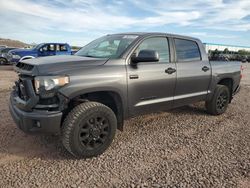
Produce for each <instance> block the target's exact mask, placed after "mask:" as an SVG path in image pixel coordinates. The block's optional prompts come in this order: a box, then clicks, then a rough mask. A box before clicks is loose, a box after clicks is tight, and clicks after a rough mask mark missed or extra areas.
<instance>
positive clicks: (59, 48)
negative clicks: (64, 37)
mask: <svg viewBox="0 0 250 188" xmlns="http://www.w3.org/2000/svg"><path fill="white" fill-rule="evenodd" d="M69 54H70V52H69V49H68V46H67V45H66V44H57V45H56V55H69Z"/></svg>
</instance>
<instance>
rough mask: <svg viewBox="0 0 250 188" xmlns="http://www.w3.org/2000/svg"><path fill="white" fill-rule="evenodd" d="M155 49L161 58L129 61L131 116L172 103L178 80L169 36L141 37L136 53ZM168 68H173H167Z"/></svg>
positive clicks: (156, 109)
mask: <svg viewBox="0 0 250 188" xmlns="http://www.w3.org/2000/svg"><path fill="white" fill-rule="evenodd" d="M140 50H154V51H156V52H158V54H159V61H158V62H143V63H142V62H141V63H140V62H139V63H138V64H137V65H136V66H132V65H127V77H128V102H129V107H130V108H129V112H130V115H131V116H134V115H138V114H143V113H148V112H155V111H160V110H164V109H169V108H171V107H172V104H173V95H174V88H175V81H176V72H175V70H176V67H175V63H171V62H170V49H169V41H168V39H167V38H166V37H152V38H147V39H145V40H144V41H142V42H141V43H140V44H139V45H138V47H137V48H136V50H135V52H134V53H139V51H140ZM168 70H174V71H172V72H171V71H170V72H168Z"/></svg>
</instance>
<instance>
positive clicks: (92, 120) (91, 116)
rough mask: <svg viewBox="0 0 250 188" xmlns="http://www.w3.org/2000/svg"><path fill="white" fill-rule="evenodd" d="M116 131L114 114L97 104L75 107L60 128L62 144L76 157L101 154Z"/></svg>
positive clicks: (91, 103) (107, 108) (87, 103)
mask: <svg viewBox="0 0 250 188" xmlns="http://www.w3.org/2000/svg"><path fill="white" fill-rule="evenodd" d="M116 129H117V119H116V116H115V114H114V112H113V111H112V110H111V109H110V108H109V107H107V106H105V105H103V104H101V103H97V102H85V103H82V104H79V105H78V106H76V107H75V108H74V109H73V110H72V111H71V112H70V113H69V114H68V115H67V117H66V119H65V121H64V123H63V127H62V143H63V145H64V147H65V148H66V149H67V150H68V151H69V152H70V153H71V154H73V155H74V156H76V157H82V158H87V157H93V156H98V155H100V154H102V153H103V152H104V151H105V150H106V149H107V148H108V147H109V146H110V145H111V143H112V141H113V139H114V136H115V132H116Z"/></svg>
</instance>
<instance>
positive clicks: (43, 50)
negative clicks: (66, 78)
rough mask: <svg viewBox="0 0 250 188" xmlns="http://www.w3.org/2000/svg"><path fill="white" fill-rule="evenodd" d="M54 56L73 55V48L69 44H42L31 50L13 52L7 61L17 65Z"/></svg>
mask: <svg viewBox="0 0 250 188" xmlns="http://www.w3.org/2000/svg"><path fill="white" fill-rule="evenodd" d="M54 55H71V47H70V46H69V45H68V44H67V43H41V44H38V45H36V46H34V47H33V48H31V49H15V50H11V51H9V52H8V55H7V60H8V62H11V63H13V64H16V63H18V62H19V61H20V60H25V59H31V58H36V57H44V56H54Z"/></svg>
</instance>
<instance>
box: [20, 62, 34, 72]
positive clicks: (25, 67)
mask: <svg viewBox="0 0 250 188" xmlns="http://www.w3.org/2000/svg"><path fill="white" fill-rule="evenodd" d="M16 66H17V67H18V68H19V69H22V70H26V71H31V70H32V69H33V68H34V66H33V65H29V64H26V63H22V62H19V63H18V64H17V65H16Z"/></svg>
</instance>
